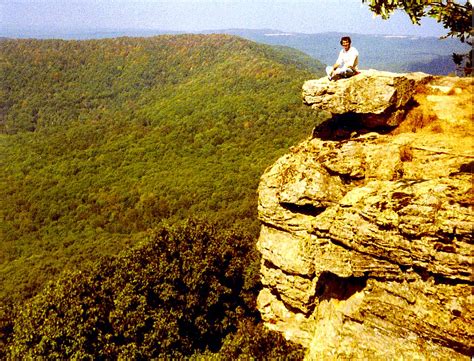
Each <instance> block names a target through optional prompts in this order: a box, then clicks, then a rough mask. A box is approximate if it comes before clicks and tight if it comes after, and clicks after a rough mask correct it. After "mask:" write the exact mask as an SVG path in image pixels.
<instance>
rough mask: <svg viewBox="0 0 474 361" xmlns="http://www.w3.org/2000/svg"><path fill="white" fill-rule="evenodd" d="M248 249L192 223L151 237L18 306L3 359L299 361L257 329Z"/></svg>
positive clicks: (244, 241)
mask: <svg viewBox="0 0 474 361" xmlns="http://www.w3.org/2000/svg"><path fill="white" fill-rule="evenodd" d="M252 244H253V237H252V236H251V235H249V234H247V233H245V232H241V231H239V230H222V229H219V228H216V226H215V225H211V224H209V223H205V222H201V221H194V220H190V221H187V222H184V223H182V224H179V225H175V226H173V227H170V226H163V227H159V228H157V229H155V230H153V231H150V233H149V239H148V241H146V242H144V243H142V244H140V245H138V246H137V247H135V248H134V249H131V250H129V251H127V252H125V253H123V254H122V255H119V256H117V257H104V258H103V259H102V260H101V262H99V263H97V264H96V266H95V267H92V268H91V269H90V270H89V271H87V272H78V271H68V272H65V273H64V274H63V275H62V277H61V278H60V279H59V280H57V281H56V282H54V283H50V284H48V285H47V286H46V287H45V288H44V290H43V291H42V292H41V293H39V294H38V295H37V296H35V297H34V298H33V299H32V300H31V301H30V302H27V303H26V304H24V305H22V306H21V307H20V308H19V309H18V311H17V312H16V314H17V317H16V319H15V320H14V332H13V335H12V342H11V344H10V347H9V355H8V356H9V357H11V359H38V358H39V359H41V358H48V359H127V360H148V359H153V358H166V357H169V358H182V357H188V356H193V355H194V356H198V357H199V356H200V355H201V356H217V357H219V354H221V355H220V357H222V358H228V359H237V358H242V359H249V358H257V359H261V358H263V357H267V356H271V357H275V358H278V357H282V356H285V357H289V356H291V359H295V358H296V359H300V358H301V356H302V353H301V348H300V347H298V346H295V345H290V344H288V343H287V342H286V341H285V340H284V339H283V337H281V336H280V335H277V334H274V333H270V332H268V331H266V330H264V328H263V326H262V324H261V323H259V321H260V318H259V314H258V312H257V310H256V308H255V298H256V293H257V292H258V290H259V281H258V271H257V269H258V265H259V264H260V261H259V257H258V254H257V252H256V250H255V248H254V247H253V246H252ZM1 316H2V315H1V314H0V331H2V329H5V330H4V331H3V332H5V331H8V330H6V329H7V328H8V329H9V328H11V327H12V322H11V320H9V319H8V318H7V317H1ZM7 316H8V315H7ZM0 356H1V354H0Z"/></svg>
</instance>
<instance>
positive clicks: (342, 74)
mask: <svg viewBox="0 0 474 361" xmlns="http://www.w3.org/2000/svg"><path fill="white" fill-rule="evenodd" d="M341 45H342V47H343V49H342V50H341V51H340V53H339V57H338V58H337V61H336V63H335V64H334V65H333V66H332V67H331V66H328V67H327V68H326V73H327V75H328V78H329V80H337V79H340V78H349V77H351V76H353V75H356V74H358V71H357V65H358V64H359V52H358V51H357V49H356V48H354V47H353V46H352V47H351V38H350V37H348V36H343V37H342V38H341Z"/></svg>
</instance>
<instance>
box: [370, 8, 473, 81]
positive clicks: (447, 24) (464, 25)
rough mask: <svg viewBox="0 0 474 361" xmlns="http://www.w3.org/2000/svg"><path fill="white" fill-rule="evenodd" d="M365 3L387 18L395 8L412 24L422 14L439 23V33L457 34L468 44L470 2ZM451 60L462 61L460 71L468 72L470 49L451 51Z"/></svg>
mask: <svg viewBox="0 0 474 361" xmlns="http://www.w3.org/2000/svg"><path fill="white" fill-rule="evenodd" d="M362 3H368V5H369V8H370V10H371V11H372V12H374V13H375V14H377V15H381V16H382V18H383V19H388V18H389V17H390V15H391V14H392V13H393V12H394V11H395V10H403V11H404V12H405V13H406V14H407V15H408V16H409V17H410V19H411V21H412V23H413V24H417V25H420V20H421V18H423V17H431V18H434V19H436V21H437V22H439V23H442V24H443V26H444V28H446V29H447V30H448V33H447V34H446V35H445V36H443V38H447V37H449V36H450V37H457V38H459V40H460V41H461V42H462V43H467V44H469V45H471V46H472V35H473V30H472V4H471V3H470V1H465V3H464V4H460V3H458V2H456V1H454V0H442V1H431V0H362ZM453 60H454V62H455V63H456V64H457V65H461V63H462V61H463V60H465V68H464V71H465V72H466V73H470V72H471V71H472V49H471V50H470V51H469V53H466V54H453Z"/></svg>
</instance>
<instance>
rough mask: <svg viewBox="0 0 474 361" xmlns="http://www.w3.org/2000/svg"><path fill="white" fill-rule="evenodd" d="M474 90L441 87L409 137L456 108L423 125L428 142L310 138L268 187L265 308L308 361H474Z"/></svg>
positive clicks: (436, 83)
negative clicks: (434, 111) (444, 109)
mask: <svg viewBox="0 0 474 361" xmlns="http://www.w3.org/2000/svg"><path fill="white" fill-rule="evenodd" d="M403 76H404V75H403ZM421 77H422V78H424V76H421ZM391 78H392V79H393V78H396V77H391ZM349 81H351V79H349V80H347V81H346V82H349ZM352 81H353V82H356V80H352ZM380 81H382V80H380ZM384 81H385V80H384ZM403 81H408V80H403ZM394 82H395V80H394ZM452 82H455V83H452ZM374 83H376V81H374ZM450 84H451V85H450ZM472 84H473V81H472V80H463V81H462V84H461V85H460V81H459V80H457V79H454V78H453V79H451V80H450V79H449V78H448V79H446V78H442V79H441V78H440V79H435V80H430V81H429V83H428V84H427V89H431V90H428V93H426V94H424V95H420V94H414V96H415V97H418V98H417V99H416V100H417V102H418V106H417V107H415V108H414V109H413V110H409V111H408V113H407V118H406V120H405V121H404V122H403V123H402V124H401V125H400V129H407V126H406V123H407V122H413V119H415V118H414V116H413V113H412V112H416V111H420V109H423V111H424V112H426V109H427V108H429V109H437V107H438V106H441V104H437V103H436V104H434V105H433V102H434V101H442V102H443V104H444V105H445V106H446V107H449V109H451V111H450V112H449V114H448V113H445V112H440V118H436V119H435V118H433V119H432V118H431V115H430V118H429V121H432V122H434V123H432V124H433V126H432V125H429V124H428V125H426V124H424V121H425V118H423V119H422V120H423V121H421V120H419V119H418V115H417V117H416V119H415V121H416V122H417V124H418V123H420V124H422V125H421V126H426V130H425V128H423V129H421V130H417V131H416V132H411V131H410V132H399V133H397V132H394V133H393V134H385V135H381V134H378V133H367V134H364V135H361V136H357V137H352V138H349V139H343V140H334V139H320V138H312V139H308V140H306V141H304V142H303V143H301V144H300V145H298V146H296V147H294V148H292V150H291V152H290V153H289V154H287V155H285V156H283V157H282V158H280V159H279V160H278V161H277V162H276V163H275V164H274V165H273V166H272V167H271V168H269V169H268V170H267V171H266V172H265V174H264V175H263V176H262V179H261V182H260V186H259V218H260V220H261V221H262V223H263V225H262V232H261V234H260V238H259V241H258V244H257V246H258V249H259V250H260V252H261V253H262V268H261V269H262V283H263V285H264V289H263V290H262V292H261V294H260V296H259V298H258V307H259V310H260V312H261V314H262V318H263V320H264V321H265V323H266V325H267V326H268V327H269V328H271V329H273V330H276V331H279V332H282V333H283V334H284V335H285V337H287V338H288V339H291V340H294V341H296V342H299V343H300V344H302V345H303V346H305V347H306V348H307V349H308V352H307V357H306V358H307V359H309V360H325V359H328V360H332V359H338V358H342V359H349V358H350V359H379V360H386V359H420V360H430V359H450V360H451V359H469V356H470V355H472V354H473V352H474V341H473V340H474V338H473V336H474V312H473V311H474V296H473V295H472V290H473V287H472V286H473V272H472V270H473V266H474V237H473V233H472V228H473V225H474V212H473V209H472V206H473V203H474V199H473V186H472V171H473V158H474V152H473V150H474V149H473V148H474V131H473V127H472V107H471V105H470V104H467V103H466V102H465V101H464V102H461V101H459V97H460V96H466V99H469V96H470V97H471V99H472ZM305 86H306V84H305ZM440 86H441V87H442V89H441V90H440V88H439V87H440ZM450 86H451V89H461V90H460V91H450V90H446V89H445V88H448V87H450ZM402 88H403V87H402ZM396 92H398V91H396ZM430 92H442V94H443V95H442V97H443V98H436V99H434V98H433V97H432V95H433V94H434V93H430ZM436 94H438V93H436ZM469 94H470V95H469ZM412 95H413V94H412ZM398 96H399V94H397V95H396V96H390V97H389V96H386V97H385V98H386V99H387V101H392V100H394V99H392V98H393V97H395V98H396V97H398ZM380 97H382V96H380ZM377 101H378V100H377ZM322 102H326V103H329V100H327V101H322ZM360 102H362V100H360ZM380 102H381V101H380ZM395 102H396V103H397V102H403V101H402V100H396V101H395ZM463 104H464V105H463ZM344 106H347V105H344ZM391 106H392V105H389V108H390V107H391ZM463 107H467V108H469V107H471V108H470V109H471V110H470V111H471V113H470V114H471V115H470V117H471V122H467V121H466V114H467V111H468V110H467V108H463ZM367 108H368V106H367ZM458 109H459V111H457V110H458ZM349 111H351V112H352V111H353V110H349ZM385 111H386V110H381V112H382V113H384V112H385ZM456 117H458V118H456ZM427 119H428V118H427ZM410 124H412V123H410ZM415 126H418V127H419V126H420V125H419V124H418V125H416V124H415ZM410 127H413V125H410V126H409V127H408V128H410ZM430 127H431V128H430ZM413 129H416V128H413Z"/></svg>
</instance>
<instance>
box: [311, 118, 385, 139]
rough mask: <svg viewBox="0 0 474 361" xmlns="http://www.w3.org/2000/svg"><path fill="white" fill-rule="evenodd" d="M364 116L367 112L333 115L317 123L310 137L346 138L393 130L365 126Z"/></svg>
mask: <svg viewBox="0 0 474 361" xmlns="http://www.w3.org/2000/svg"><path fill="white" fill-rule="evenodd" d="M364 116H368V114H357V113H352V112H350V113H346V114H341V115H334V116H333V117H332V118H330V119H329V120H327V121H325V122H323V123H321V124H319V125H318V126H316V127H315V128H314V129H313V133H312V137H313V138H320V139H321V140H347V139H350V138H353V137H354V136H355V135H362V134H366V133H370V132H377V133H380V134H387V133H389V132H390V131H392V130H393V127H389V126H375V127H370V128H369V127H367V126H366V125H364V123H363V118H364Z"/></svg>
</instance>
